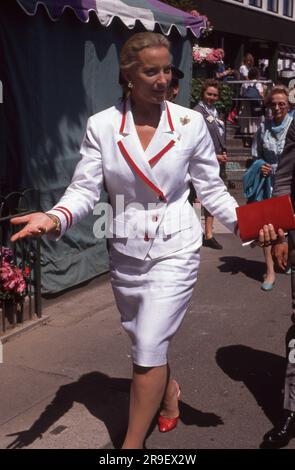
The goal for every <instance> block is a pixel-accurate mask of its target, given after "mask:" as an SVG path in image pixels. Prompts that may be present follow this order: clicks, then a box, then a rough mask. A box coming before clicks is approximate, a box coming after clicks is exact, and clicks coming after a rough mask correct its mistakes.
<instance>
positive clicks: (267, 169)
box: [260, 163, 271, 176]
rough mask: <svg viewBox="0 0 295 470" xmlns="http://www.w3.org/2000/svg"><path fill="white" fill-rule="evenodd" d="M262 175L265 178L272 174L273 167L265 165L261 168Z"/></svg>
mask: <svg viewBox="0 0 295 470" xmlns="http://www.w3.org/2000/svg"><path fill="white" fill-rule="evenodd" d="M260 171H261V173H262V174H263V176H268V175H269V173H270V172H271V165H270V164H269V163H265V164H264V165H262V166H261V170H260Z"/></svg>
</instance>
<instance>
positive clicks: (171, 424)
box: [158, 380, 180, 432]
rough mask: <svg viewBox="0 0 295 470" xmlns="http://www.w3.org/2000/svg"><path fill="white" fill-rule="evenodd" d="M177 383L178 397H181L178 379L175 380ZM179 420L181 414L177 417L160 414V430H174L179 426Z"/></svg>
mask: <svg viewBox="0 0 295 470" xmlns="http://www.w3.org/2000/svg"><path fill="white" fill-rule="evenodd" d="M173 382H174V383H175V387H176V390H177V398H178V399H179V397H180V387H179V385H178V383H177V382H176V380H173ZM178 420H179V415H178V416H177V417H176V418H168V417H166V416H162V415H161V414H159V416H158V428H159V431H160V432H169V431H172V429H175V428H176V426H177V423H178Z"/></svg>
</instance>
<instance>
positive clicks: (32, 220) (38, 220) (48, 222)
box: [10, 212, 56, 242]
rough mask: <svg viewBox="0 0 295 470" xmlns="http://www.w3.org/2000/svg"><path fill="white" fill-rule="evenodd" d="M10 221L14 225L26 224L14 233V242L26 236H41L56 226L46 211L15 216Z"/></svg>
mask: <svg viewBox="0 0 295 470" xmlns="http://www.w3.org/2000/svg"><path fill="white" fill-rule="evenodd" d="M10 222H11V223H12V224H13V225H24V224H25V226H24V227H23V228H22V229H21V230H19V231H18V232H17V233H15V234H14V235H12V237H11V241H12V242H16V241H17V240H20V239H21V238H26V237H40V236H41V235H44V233H48V232H51V231H53V230H55V228H56V225H55V223H54V221H53V220H52V219H51V218H50V217H48V215H47V214H45V213H44V212H34V213H33V214H29V215H23V216H20V217H14V218H13V219H11V221H10Z"/></svg>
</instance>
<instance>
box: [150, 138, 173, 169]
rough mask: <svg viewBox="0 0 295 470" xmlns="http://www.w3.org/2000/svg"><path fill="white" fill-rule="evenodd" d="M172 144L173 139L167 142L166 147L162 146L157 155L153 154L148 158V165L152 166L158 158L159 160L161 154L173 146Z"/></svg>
mask: <svg viewBox="0 0 295 470" xmlns="http://www.w3.org/2000/svg"><path fill="white" fill-rule="evenodd" d="M174 144H175V140H170V142H169V144H167V145H166V147H164V148H163V149H162V150H161V151H160V152H159V153H157V155H155V156H154V157H153V158H151V159H150V160H149V164H150V166H153V165H154V164H155V163H157V162H158V160H160V158H162V157H163V155H165V153H167V152H168V151H169V150H170V149H171V148H172V147H173V145H174Z"/></svg>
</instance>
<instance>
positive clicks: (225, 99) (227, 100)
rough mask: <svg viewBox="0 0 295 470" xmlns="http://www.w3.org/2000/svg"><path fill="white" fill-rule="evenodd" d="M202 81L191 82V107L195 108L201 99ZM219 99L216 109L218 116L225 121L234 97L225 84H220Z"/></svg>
mask: <svg viewBox="0 0 295 470" xmlns="http://www.w3.org/2000/svg"><path fill="white" fill-rule="evenodd" d="M204 81H205V80H204V79H201V78H193V80H192V92H191V107H194V106H196V104H198V102H199V101H200V99H201V90H202V85H203V83H204ZM220 85H221V89H220V97H219V100H218V101H217V103H216V105H215V106H216V109H217V110H218V112H219V114H220V116H221V117H222V118H223V119H225V117H226V116H227V115H228V113H229V112H230V110H231V107H232V98H233V96H234V92H233V88H232V87H231V86H230V85H227V84H226V83H220Z"/></svg>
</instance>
